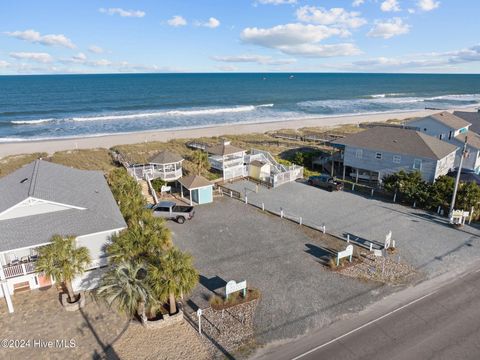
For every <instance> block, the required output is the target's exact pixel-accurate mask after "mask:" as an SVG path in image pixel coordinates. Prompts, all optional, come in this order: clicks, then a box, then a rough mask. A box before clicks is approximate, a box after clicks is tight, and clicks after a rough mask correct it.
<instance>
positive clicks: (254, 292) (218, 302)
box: [209, 288, 261, 310]
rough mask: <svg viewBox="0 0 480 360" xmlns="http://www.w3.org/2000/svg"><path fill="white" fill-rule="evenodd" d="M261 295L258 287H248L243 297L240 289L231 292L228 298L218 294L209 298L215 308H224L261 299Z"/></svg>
mask: <svg viewBox="0 0 480 360" xmlns="http://www.w3.org/2000/svg"><path fill="white" fill-rule="evenodd" d="M260 296H261V294H260V291H259V290H258V289H253V288H251V289H247V295H246V296H245V297H243V295H242V293H241V292H240V291H237V292H235V293H233V294H230V296H229V297H228V299H224V298H223V297H221V296H218V295H212V296H211V297H210V299H209V303H210V306H211V307H212V309H214V310H223V309H227V308H229V307H232V306H235V305H240V304H243V303H246V302H249V301H253V300H256V299H259V298H260Z"/></svg>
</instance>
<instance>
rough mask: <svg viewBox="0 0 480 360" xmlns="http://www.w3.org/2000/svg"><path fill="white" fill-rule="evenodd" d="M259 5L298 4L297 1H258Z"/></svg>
mask: <svg viewBox="0 0 480 360" xmlns="http://www.w3.org/2000/svg"><path fill="white" fill-rule="evenodd" d="M258 3H259V4H271V5H283V4H296V3H297V0H258Z"/></svg>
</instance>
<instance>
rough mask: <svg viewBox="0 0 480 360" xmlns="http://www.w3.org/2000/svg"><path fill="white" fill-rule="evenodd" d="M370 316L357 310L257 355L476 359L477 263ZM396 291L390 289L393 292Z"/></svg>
mask: <svg viewBox="0 0 480 360" xmlns="http://www.w3.org/2000/svg"><path fill="white" fill-rule="evenodd" d="M433 289H434V287H433V288H430V289H427V291H428V292H427V293H425V294H416V298H409V299H408V301H407V302H404V303H403V304H402V303H398V304H396V305H395V308H389V309H388V311H385V309H386V307H385V308H383V306H382V305H380V306H379V307H378V308H377V311H376V314H375V316H373V317H372V315H373V314H362V315H359V316H358V318H357V319H353V320H352V319H350V320H348V321H341V322H339V323H335V324H333V325H332V326H331V327H330V328H327V329H324V330H323V331H319V332H317V333H316V334H311V335H310V336H308V337H305V338H302V339H300V340H298V341H296V342H292V343H289V344H284V345H281V346H278V347H276V348H275V347H273V348H271V349H269V351H266V352H265V353H264V354H262V355H261V356H257V358H261V359H275V360H281V359H296V360H297V359H302V360H313V359H330V358H335V359H342V360H347V359H348V360H350V359H395V360H400V359H408V360H412V359H462V360H463V359H480V306H479V305H480V269H479V270H476V271H473V272H471V273H468V274H466V275H463V276H460V277H457V278H456V279H455V280H453V281H450V282H449V283H447V284H445V285H443V286H442V287H440V288H438V289H437V290H433ZM394 296H395V295H394Z"/></svg>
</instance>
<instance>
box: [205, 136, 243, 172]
mask: <svg viewBox="0 0 480 360" xmlns="http://www.w3.org/2000/svg"><path fill="white" fill-rule="evenodd" d="M205 151H206V152H207V153H208V155H209V156H208V161H209V162H210V166H211V167H212V168H213V169H215V170H218V171H221V172H222V175H223V180H230V179H235V178H240V177H244V176H246V175H247V168H246V166H245V154H246V150H243V149H240V148H238V147H236V146H233V145H232V144H231V143H230V141H228V140H224V141H223V142H222V143H221V144H218V145H213V146H208V147H207V148H206V149H205Z"/></svg>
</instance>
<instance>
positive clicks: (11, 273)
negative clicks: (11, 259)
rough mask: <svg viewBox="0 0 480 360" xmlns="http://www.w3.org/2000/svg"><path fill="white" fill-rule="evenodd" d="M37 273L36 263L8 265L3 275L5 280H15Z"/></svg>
mask: <svg viewBox="0 0 480 360" xmlns="http://www.w3.org/2000/svg"><path fill="white" fill-rule="evenodd" d="M34 272H35V262H34V261H31V262H26V263H21V264H17V265H7V266H4V267H3V273H4V274H5V278H6V279H9V278H13V277H17V276H23V275H27V274H31V273H34Z"/></svg>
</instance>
